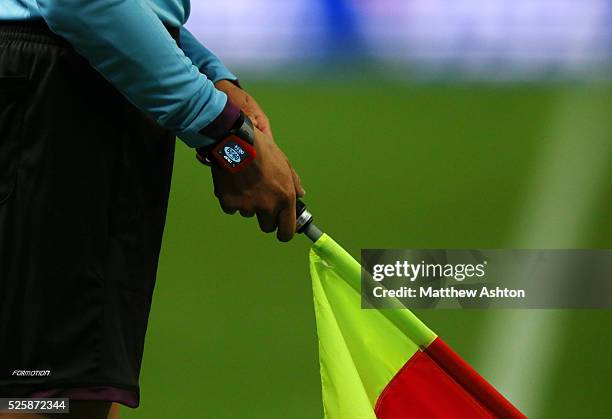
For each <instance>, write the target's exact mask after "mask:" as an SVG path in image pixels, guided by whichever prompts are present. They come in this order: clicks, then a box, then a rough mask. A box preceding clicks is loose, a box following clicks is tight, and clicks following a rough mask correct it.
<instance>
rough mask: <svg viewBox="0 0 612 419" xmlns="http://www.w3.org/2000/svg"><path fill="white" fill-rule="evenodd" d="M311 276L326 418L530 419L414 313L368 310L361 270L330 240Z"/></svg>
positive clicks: (316, 250)
mask: <svg viewBox="0 0 612 419" xmlns="http://www.w3.org/2000/svg"><path fill="white" fill-rule="evenodd" d="M310 272H311V277H312V284H313V294H314V304H315V315H316V320H317V332H318V336H319V362H320V366H321V384H322V389H323V407H324V411H325V417H326V418H327V419H362V418H363V419H366V418H367V419H375V418H378V419H381V418H384V419H387V418H389V419H402V418H428V417H429V418H446V417H453V418H470V419H477V418H495V417H507V418H524V416H523V415H522V414H521V413H520V412H518V410H516V409H515V408H514V407H513V406H512V405H511V404H510V403H509V402H508V401H507V400H505V399H504V398H503V396H501V395H500V394H499V393H497V391H496V390H495V389H493V388H492V387H491V386H490V385H489V384H488V383H486V381H484V379H482V377H480V376H479V375H478V374H477V373H476V372H475V371H474V370H472V369H471V367H469V366H468V365H467V364H465V362H464V361H463V360H461V359H460V358H459V357H458V355H456V354H455V353H454V352H453V351H452V350H451V349H450V348H448V347H447V346H446V345H445V344H444V343H443V342H442V341H441V340H440V339H439V338H437V336H436V334H435V333H433V332H432V331H431V330H430V329H429V328H428V327H427V326H426V325H425V324H423V322H421V321H420V320H419V319H418V318H417V317H416V316H415V315H414V314H413V313H412V312H411V311H410V310H407V309H405V308H403V309H397V310H395V309H386V310H374V309H369V310H363V309H361V295H360V292H359V290H360V287H361V266H360V265H359V263H358V262H357V261H355V259H353V258H352V257H351V256H350V255H349V254H348V253H347V252H346V251H345V250H344V249H342V248H341V247H340V246H339V245H338V244H337V243H336V242H335V241H334V240H332V239H331V238H330V237H329V236H327V235H323V236H322V237H321V238H320V239H319V240H317V242H315V244H314V245H313V247H312V250H311V252H310ZM400 307H403V306H401V305H399V303H398V308H400ZM429 348H435V349H433V350H432V351H431V353H430V351H429ZM381 395H382V396H381ZM491 403H492V404H491Z"/></svg>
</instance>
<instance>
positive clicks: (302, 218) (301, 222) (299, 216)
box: [295, 199, 312, 233]
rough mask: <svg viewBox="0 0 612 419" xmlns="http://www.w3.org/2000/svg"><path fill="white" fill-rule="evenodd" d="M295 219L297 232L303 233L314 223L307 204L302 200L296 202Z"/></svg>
mask: <svg viewBox="0 0 612 419" xmlns="http://www.w3.org/2000/svg"><path fill="white" fill-rule="evenodd" d="M295 218H296V224H297V232H298V233H302V232H303V231H304V229H305V228H306V227H307V226H308V225H309V224H310V223H312V214H311V213H310V212H308V210H307V209H306V204H304V202H302V200H301V199H297V200H296V201H295Z"/></svg>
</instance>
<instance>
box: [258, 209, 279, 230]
mask: <svg viewBox="0 0 612 419" xmlns="http://www.w3.org/2000/svg"><path fill="white" fill-rule="evenodd" d="M257 221H258V222H259V228H260V229H261V231H263V232H264V233H272V232H273V231H274V230H276V214H274V213H272V212H269V211H258V212H257Z"/></svg>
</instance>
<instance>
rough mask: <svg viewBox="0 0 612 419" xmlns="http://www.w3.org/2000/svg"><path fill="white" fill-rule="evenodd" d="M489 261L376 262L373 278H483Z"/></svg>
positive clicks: (461, 279)
mask: <svg viewBox="0 0 612 419" xmlns="http://www.w3.org/2000/svg"><path fill="white" fill-rule="evenodd" d="M486 267H487V261H484V262H483V263H479V264H472V263H454V264H453V263H445V264H442V263H425V261H421V262H419V263H410V262H409V261H407V260H404V261H399V260H398V261H396V262H395V263H391V264H376V265H374V266H373V267H372V279H374V280H375V281H377V282H380V281H383V280H384V279H386V278H405V279H408V280H410V281H411V282H414V281H416V280H417V279H419V278H423V279H427V278H429V279H436V278H452V279H455V280H456V281H459V282H461V281H463V280H464V279H466V278H479V279H480V278H483V277H484V276H485V275H486V272H485V269H486Z"/></svg>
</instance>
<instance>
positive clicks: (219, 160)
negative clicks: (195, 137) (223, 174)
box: [196, 111, 257, 173]
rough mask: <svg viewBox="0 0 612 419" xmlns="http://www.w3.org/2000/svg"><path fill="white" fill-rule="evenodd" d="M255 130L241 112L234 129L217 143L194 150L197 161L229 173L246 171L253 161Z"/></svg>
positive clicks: (249, 120)
mask: <svg viewBox="0 0 612 419" xmlns="http://www.w3.org/2000/svg"><path fill="white" fill-rule="evenodd" d="M254 145H255V130H254V128H253V123H252V122H251V119H250V118H249V117H248V116H246V115H245V114H244V113H243V112H242V111H241V112H240V117H239V118H238V119H237V120H236V124H235V125H234V127H233V128H232V129H231V130H230V131H229V132H228V133H227V135H226V136H225V137H224V138H222V139H220V140H219V141H218V142H217V143H215V144H213V145H211V146H209V147H201V148H198V149H197V150H196V153H197V154H196V156H197V158H198V160H199V161H200V162H201V163H203V164H206V165H211V164H216V165H218V166H219V167H221V168H222V169H224V170H226V171H228V172H230V173H238V172H241V171H242V170H244V169H246V168H247V167H248V166H249V165H250V164H251V162H252V161H253V160H254V159H255V156H256V155H257V153H256V152H255V147H254Z"/></svg>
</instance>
